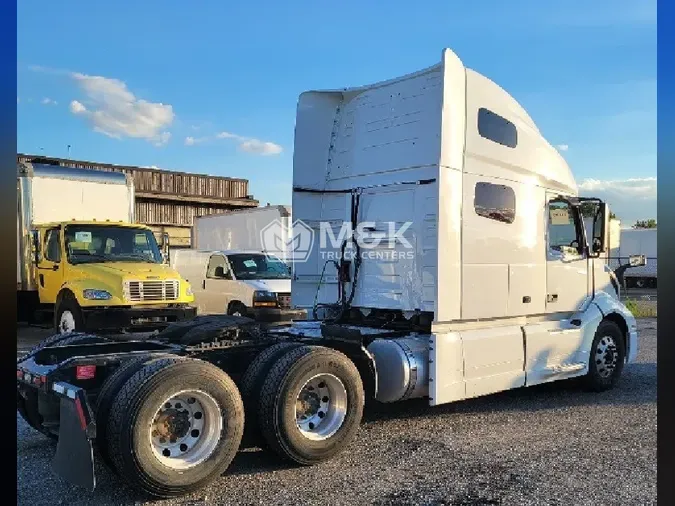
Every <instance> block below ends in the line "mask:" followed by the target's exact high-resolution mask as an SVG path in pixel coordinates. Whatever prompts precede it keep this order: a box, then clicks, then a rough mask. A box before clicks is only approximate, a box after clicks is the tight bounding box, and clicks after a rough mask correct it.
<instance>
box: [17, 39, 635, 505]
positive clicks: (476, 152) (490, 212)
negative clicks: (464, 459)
mask: <svg viewBox="0 0 675 506" xmlns="http://www.w3.org/2000/svg"><path fill="white" fill-rule="evenodd" d="M293 186H294V190H293V213H294V219H296V220H297V221H296V224H295V226H294V229H293V233H294V236H298V237H299V238H300V239H301V240H300V241H298V242H306V239H307V238H309V239H313V240H311V241H309V242H310V243H311V244H312V247H311V248H310V249H309V250H308V253H307V252H305V253H307V254H305V253H303V254H302V255H300V254H298V252H297V251H294V255H293V260H294V268H295V270H294V279H293V281H292V299H293V302H294V304H295V305H297V306H301V307H304V308H306V309H307V310H308V311H309V312H311V313H312V314H313V315H314V319H313V320H310V321H304V322H294V323H293V324H291V325H288V326H282V327H275V328H274V329H265V328H263V327H261V326H260V325H259V324H257V323H255V322H252V321H250V320H247V319H242V318H238V317H234V316H220V317H197V318H196V319H194V320H193V321H191V322H187V323H178V324H174V325H172V326H170V327H169V328H167V329H166V330H164V331H163V332H161V333H160V334H159V335H158V336H157V338H156V339H153V340H151V341H139V342H133V341H132V342H123V343H120V342H108V341H105V342H103V341H99V342H97V343H96V344H93V343H91V342H88V343H81V344H73V343H72V341H69V342H68V346H61V343H62V341H60V340H59V338H53V339H52V340H48V341H47V342H45V343H43V344H42V345H40V346H41V347H40V348H38V349H37V350H35V351H33V352H31V353H30V354H29V355H28V356H26V357H25V358H23V359H22V360H21V361H20V362H19V363H18V366H17V384H18V389H19V390H20V391H31V392H36V391H37V392H39V395H40V396H42V397H41V399H42V402H41V403H39V405H37V406H36V407H35V408H34V413H35V416H34V417H33V418H32V419H30V420H31V421H30V422H29V423H31V424H33V426H34V427H36V428H37V429H38V430H42V431H43V432H46V433H49V434H51V435H52V436H53V437H58V440H59V443H58V446H57V450H56V457H55V469H56V470H57V472H59V473H60V474H61V475H63V476H65V477H66V478H68V479H69V480H70V481H72V482H74V483H79V484H82V485H87V486H89V487H92V486H93V485H94V483H95V479H94V463H93V456H92V455H93V454H92V445H93V444H96V445H97V446H98V448H99V450H100V451H99V454H100V455H101V458H102V459H103V460H104V462H106V463H107V464H108V465H109V466H111V467H112V468H113V469H115V470H116V471H117V473H118V476H119V477H120V478H121V479H123V480H125V481H127V482H129V483H131V484H132V485H134V486H136V487H137V488H138V489H140V490H142V491H144V492H146V493H149V494H152V495H154V496H159V497H168V496H175V495H179V494H184V493H187V492H190V491H192V490H195V489H198V488H200V487H202V486H204V485H206V484H207V483H209V482H211V481H212V480H215V479H217V478H219V477H220V475H221V474H222V473H223V471H225V469H226V468H227V467H228V466H229V464H230V462H231V461H232V459H233V458H234V455H235V454H236V452H237V450H238V449H239V447H240V445H241V444H242V441H244V442H245V443H244V444H249V443H250V444H257V443H256V442H258V443H259V442H261V441H262V442H264V443H265V444H266V446H267V447H268V448H270V449H271V450H272V451H274V452H277V453H278V454H279V455H281V456H282V457H284V458H286V459H288V460H290V461H292V462H295V463H298V464H302V465H312V464H317V463H319V462H322V461H325V460H327V459H330V458H331V457H333V456H334V455H336V454H337V453H338V452H340V451H342V450H343V449H344V448H345V447H347V445H348V444H349V443H350V441H351V440H352V439H353V437H354V435H355V433H356V432H357V431H358V428H359V423H360V421H361V417H362V413H363V409H364V404H365V402H370V401H379V402H394V401H401V400H405V399H411V398H415V397H426V398H427V399H428V402H429V404H430V405H432V406H436V405H439V404H444V403H448V402H454V401H458V400H461V399H467V398H471V397H477V396H482V395H486V394H491V393H493V392H499V391H503V390H508V389H512V388H520V387H527V386H530V385H536V384H540V383H544V382H550V381H555V380H563V379H567V378H573V377H583V379H584V381H585V384H586V385H587V386H588V387H589V388H590V389H592V390H595V391H602V390H606V389H608V388H611V387H613V386H615V385H616V383H617V381H618V380H619V378H620V376H621V373H622V370H623V368H624V366H625V364H627V363H630V362H632V361H634V360H635V358H636V356H637V352H638V335H637V326H636V322H635V319H634V318H633V316H632V315H631V313H630V312H629V311H628V310H627V309H626V308H625V307H624V306H623V305H622V304H621V302H620V301H619V299H618V296H617V290H618V285H617V282H616V279H615V277H614V276H613V273H612V272H611V271H610V270H609V269H608V268H607V266H606V262H605V259H604V258H602V257H603V255H604V254H606V252H607V251H608V248H609V244H608V234H607V222H608V217H609V210H608V208H607V206H606V205H605V204H604V203H602V202H600V201H598V200H593V199H581V198H580V197H578V196H577V185H576V183H575V181H574V177H573V175H572V173H571V171H570V169H569V167H568V166H567V164H566V163H565V161H564V159H563V158H562V157H561V156H560V154H559V153H558V152H557V151H556V150H555V149H554V148H553V147H552V146H551V145H550V144H549V143H548V142H547V141H546V140H545V139H544V138H543V136H542V135H541V133H540V132H539V130H538V129H537V126H536V125H535V123H534V122H533V121H532V119H531V118H530V117H529V115H528V114H527V112H525V110H524V109H523V108H522V107H521V106H520V105H519V104H518V103H517V102H516V101H515V100H514V99H513V98H512V97H511V96H510V95H509V94H508V93H507V92H506V91H504V90H503V89H502V88H500V87H499V86H498V85H496V84H495V83H493V82H492V81H490V80H489V79H487V78H486V77H484V76H482V75H481V74H479V73H477V72H475V71H473V70H471V69H468V68H466V67H465V66H464V65H463V64H462V62H461V61H460V59H459V58H458V57H457V56H456V55H455V54H454V53H453V52H452V51H450V50H444V51H443V55H442V59H441V61H440V63H438V64H436V65H434V66H433V67H430V68H427V69H425V70H422V71H420V72H416V73H414V74H410V75H406V76H403V77H400V78H397V79H393V80H391V81H386V82H381V83H377V84H373V85H370V86H363V87H359V88H343V89H336V90H331V91H310V92H307V93H303V94H302V95H301V96H300V99H299V103H298V108H297V119H296V130H295V152H294V161H293ZM581 204H584V205H586V206H588V205H589V204H594V205H595V206H596V208H597V214H596V219H594V226H593V227H592V233H590V234H586V233H585V227H584V226H583V217H582V215H581V211H580V207H581ZM349 229H352V230H353V229H356V230H357V233H356V234H355V235H351V234H349V233H348V231H349ZM345 230H347V232H345ZM86 337H87V338H88V339H97V338H96V336H86ZM244 414H245V415H244Z"/></svg>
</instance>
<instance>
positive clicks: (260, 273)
mask: <svg viewBox="0 0 675 506" xmlns="http://www.w3.org/2000/svg"><path fill="white" fill-rule="evenodd" d="M227 259H228V260H229V261H230V265H231V266H232V271H233V272H234V276H235V278H236V279H291V271H290V269H289V268H288V266H287V265H286V264H285V263H283V262H282V261H281V260H279V259H278V258H277V257H275V256H272V255H263V254H261V253H250V254H244V253H238V254H236V255H228V256H227Z"/></svg>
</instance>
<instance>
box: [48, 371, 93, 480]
mask: <svg viewBox="0 0 675 506" xmlns="http://www.w3.org/2000/svg"><path fill="white" fill-rule="evenodd" d="M61 385H63V387H64V394H65V396H62V397H61V416H60V421H59V442H58V444H57V446H56V455H55V456H54V460H53V461H52V468H53V469H54V471H55V472H56V473H57V474H58V475H60V476H61V477H62V478H64V479H66V480H67V481H69V482H70V483H72V484H73V485H78V486H80V487H85V488H88V489H90V490H94V488H95V487H96V476H95V474H94V448H93V443H92V442H93V440H94V438H95V437H96V424H95V423H94V419H93V415H92V412H91V409H90V408H89V404H88V403H87V400H86V396H85V394H84V390H82V389H81V388H77V387H73V386H71V385H67V384H63V383H62V384H61ZM55 390H56V388H55Z"/></svg>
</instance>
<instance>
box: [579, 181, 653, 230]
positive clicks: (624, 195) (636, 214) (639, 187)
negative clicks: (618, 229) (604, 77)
mask: <svg viewBox="0 0 675 506" xmlns="http://www.w3.org/2000/svg"><path fill="white" fill-rule="evenodd" d="M579 193H580V194H581V195H584V196H587V197H599V198H601V199H602V200H604V201H605V202H607V203H608V204H609V207H610V209H611V210H612V211H613V212H614V213H616V215H617V216H618V217H619V219H620V220H621V222H622V224H623V225H626V226H629V225H632V224H633V223H635V222H636V221H637V220H646V219H650V218H656V178H655V177H645V178H629V179H621V180H599V179H585V180H583V181H582V182H581V183H580V184H579Z"/></svg>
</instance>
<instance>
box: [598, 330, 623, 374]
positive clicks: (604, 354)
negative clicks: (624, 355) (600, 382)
mask: <svg viewBox="0 0 675 506" xmlns="http://www.w3.org/2000/svg"><path fill="white" fill-rule="evenodd" d="M618 359H619V353H618V351H617V348H616V341H615V340H614V338H613V337H612V336H603V337H602V338H601V339H600V341H599V342H598V346H597V348H596V350H595V366H596V370H597V371H598V374H599V375H600V377H602V378H609V377H610V376H611V375H612V374H613V373H614V371H615V370H616V365H617V362H618Z"/></svg>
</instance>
